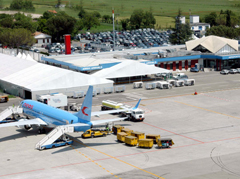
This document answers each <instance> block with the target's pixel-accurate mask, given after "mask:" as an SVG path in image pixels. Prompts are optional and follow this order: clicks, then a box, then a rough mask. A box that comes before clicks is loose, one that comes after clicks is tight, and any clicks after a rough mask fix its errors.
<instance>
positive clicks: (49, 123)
mask: <svg viewBox="0 0 240 179" xmlns="http://www.w3.org/2000/svg"><path fill="white" fill-rule="evenodd" d="M92 93H93V86H89V88H88V91H87V94H86V97H85V99H84V101H83V103H82V106H81V109H80V111H78V112H77V113H69V112H67V111H64V110H61V109H58V108H55V107H52V106H49V105H46V104H44V103H41V102H38V101H34V100H23V101H22V102H21V103H20V107H22V108H23V114H24V115H25V116H27V118H25V119H20V120H18V121H16V122H10V123H4V124H0V128H1V127H10V126H17V127H19V128H22V129H26V130H30V129H31V128H32V127H33V126H37V127H38V128H39V129H38V133H44V132H45V129H44V127H48V128H56V127H58V126H72V127H74V132H80V131H81V132H85V131H86V130H88V129H90V128H92V127H94V126H96V125H99V124H104V123H110V122H115V121H122V120H124V119H126V117H124V118H115V119H106V120H97V121H91V116H99V115H102V114H109V113H115V112H121V111H124V110H110V111H99V112H93V113H92ZM140 100H141V99H140ZM140 100H139V101H138V103H137V105H136V106H135V107H134V108H137V107H138V105H139V103H140ZM29 117H30V118H33V119H29Z"/></svg>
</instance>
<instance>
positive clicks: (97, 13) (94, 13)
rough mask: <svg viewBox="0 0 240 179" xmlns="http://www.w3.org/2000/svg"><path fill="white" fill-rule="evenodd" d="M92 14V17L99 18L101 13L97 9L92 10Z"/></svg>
mask: <svg viewBox="0 0 240 179" xmlns="http://www.w3.org/2000/svg"><path fill="white" fill-rule="evenodd" d="M92 14H93V16H94V17H97V18H98V19H100V18H101V14H100V13H99V12H98V11H94V12H93V13H92Z"/></svg>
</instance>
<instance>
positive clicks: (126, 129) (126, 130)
mask: <svg viewBox="0 0 240 179" xmlns="http://www.w3.org/2000/svg"><path fill="white" fill-rule="evenodd" d="M121 132H125V133H127V134H128V135H129V136H130V135H131V133H132V132H133V130H131V129H128V128H123V129H122V130H121Z"/></svg>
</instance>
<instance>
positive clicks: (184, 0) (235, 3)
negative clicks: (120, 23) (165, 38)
mask: <svg viewBox="0 0 240 179" xmlns="http://www.w3.org/2000/svg"><path fill="white" fill-rule="evenodd" d="M2 2H3V5H4V6H5V7H6V6H9V5H10V3H11V0H2ZM33 3H34V5H35V7H36V11H35V13H40V14H42V13H43V12H45V11H46V10H49V9H55V8H54V5H55V4H56V3H57V0H33ZM62 4H72V5H73V6H75V5H79V4H80V0H66V1H64V0H62ZM83 6H84V8H85V9H86V10H88V11H99V12H100V13H101V14H102V15H104V14H108V15H111V13H112V8H114V11H115V14H118V16H119V18H122V17H130V15H131V14H132V12H133V10H134V9H140V8H141V9H143V10H151V11H152V12H153V14H154V15H155V17H156V20H157V24H158V26H159V27H162V28H166V27H169V26H171V27H173V25H174V23H173V21H174V20H173V17H175V16H176V15H177V13H178V9H179V8H181V10H182V14H183V15H185V16H186V18H187V19H188V18H189V15H190V14H191V15H200V17H204V16H205V15H206V14H209V13H210V12H213V11H215V12H217V13H219V12H220V10H227V9H229V10H232V11H233V12H234V13H236V14H239V12H240V0H201V1H200V0H91V1H89V0H83ZM59 10H64V11H66V12H67V13H68V14H69V15H71V16H74V17H77V14H78V11H75V10H73V9H70V8H63V9H56V11H59ZM105 27H106V26H105ZM105 27H103V28H105Z"/></svg>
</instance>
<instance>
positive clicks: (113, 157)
mask: <svg viewBox="0 0 240 179" xmlns="http://www.w3.org/2000/svg"><path fill="white" fill-rule="evenodd" d="M74 141H76V142H77V143H79V144H81V145H84V146H85V147H88V148H90V149H92V150H94V151H96V152H99V153H101V154H103V155H106V156H108V157H110V158H112V159H115V160H118V161H120V162H122V163H125V164H127V165H130V166H132V167H134V168H136V169H138V170H141V171H143V172H146V173H148V174H150V175H153V176H155V177H158V178H161V179H164V178H163V177H161V176H158V175H156V174H154V173H151V172H149V171H147V170H144V169H141V168H139V167H137V166H135V165H132V164H130V163H127V162H125V161H123V160H120V159H118V158H116V157H113V156H111V155H108V154H106V153H104V152H101V151H99V150H97V149H94V148H92V147H89V146H87V145H86V144H84V143H81V142H79V141H77V140H74Z"/></svg>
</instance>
